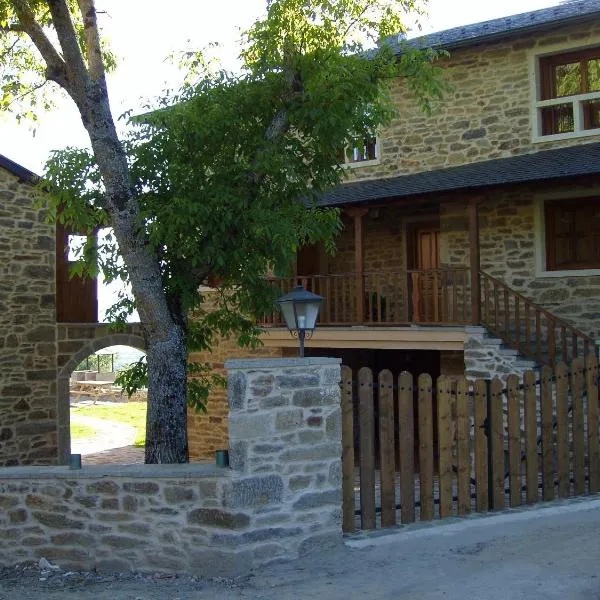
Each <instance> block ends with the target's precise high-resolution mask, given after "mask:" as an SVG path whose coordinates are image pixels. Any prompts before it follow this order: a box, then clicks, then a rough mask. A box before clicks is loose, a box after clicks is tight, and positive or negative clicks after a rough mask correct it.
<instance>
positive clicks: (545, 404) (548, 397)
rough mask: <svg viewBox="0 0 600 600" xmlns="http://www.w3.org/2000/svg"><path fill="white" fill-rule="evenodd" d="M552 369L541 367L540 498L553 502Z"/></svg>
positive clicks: (546, 366)
mask: <svg viewBox="0 0 600 600" xmlns="http://www.w3.org/2000/svg"><path fill="white" fill-rule="evenodd" d="M552 387H553V386H552V369H551V368H550V367H549V366H548V365H545V366H544V367H542V379H541V413H542V498H543V499H544V500H554V427H553V420H554V419H553V417H554V414H553V399H552Z"/></svg>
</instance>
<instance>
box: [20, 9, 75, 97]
mask: <svg viewBox="0 0 600 600" xmlns="http://www.w3.org/2000/svg"><path fill="white" fill-rule="evenodd" d="M13 6H14V9H15V12H16V14H17V18H18V19H19V23H20V26H21V27H22V28H23V31H24V32H25V33H26V34H27V35H28V36H29V37H30V38H31V41H32V42H33V43H34V45H35V47H36V48H37V49H38V51H39V53H40V54H41V55H42V58H43V59H44V61H45V62H46V67H47V68H46V77H47V78H48V79H50V80H52V81H55V82H56V83H58V84H59V85H60V86H62V87H63V88H65V90H67V92H70V85H69V81H68V77H67V66H66V64H65V61H64V60H63V58H62V56H61V55H60V54H59V53H58V51H57V50H56V48H55V47H54V45H53V44H52V42H51V41H50V40H49V39H48V38H47V37H46V34H45V33H44V31H43V30H42V28H41V26H40V24H39V23H38V22H37V21H36V20H35V16H34V14H33V11H32V10H31V8H30V7H29V4H28V2H27V0H13Z"/></svg>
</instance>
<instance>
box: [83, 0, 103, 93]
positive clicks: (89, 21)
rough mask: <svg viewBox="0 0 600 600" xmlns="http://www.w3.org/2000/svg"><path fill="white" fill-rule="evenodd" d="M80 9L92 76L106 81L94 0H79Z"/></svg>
mask: <svg viewBox="0 0 600 600" xmlns="http://www.w3.org/2000/svg"><path fill="white" fill-rule="evenodd" d="M79 10H80V11H81V16H82V17H83V30H84V33H85V46H86V50H87V61H88V69H89V72H90V77H91V78H92V79H93V80H94V81H96V82H97V83H101V82H102V83H104V75H105V71H104V61H103V60H102V46H101V44H100V34H99V32H98V20H97V18H96V7H95V5H94V0H79Z"/></svg>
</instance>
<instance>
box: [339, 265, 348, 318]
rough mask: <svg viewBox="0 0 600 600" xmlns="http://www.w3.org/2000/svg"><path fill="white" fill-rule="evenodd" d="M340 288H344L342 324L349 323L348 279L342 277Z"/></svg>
mask: <svg viewBox="0 0 600 600" xmlns="http://www.w3.org/2000/svg"><path fill="white" fill-rule="evenodd" d="M340 287H341V288H342V314H341V317H342V319H341V322H342V323H347V322H348V315H347V306H348V298H346V277H345V276H344V277H341V278H340Z"/></svg>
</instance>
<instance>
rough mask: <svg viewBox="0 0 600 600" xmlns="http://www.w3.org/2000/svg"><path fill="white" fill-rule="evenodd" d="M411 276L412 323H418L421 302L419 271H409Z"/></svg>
mask: <svg viewBox="0 0 600 600" xmlns="http://www.w3.org/2000/svg"><path fill="white" fill-rule="evenodd" d="M411 278H412V313H413V314H412V319H411V320H412V321H413V322H414V323H419V322H420V321H421V315H420V304H421V295H420V291H419V284H420V282H419V273H416V272H415V271H413V272H412V273H411Z"/></svg>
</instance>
